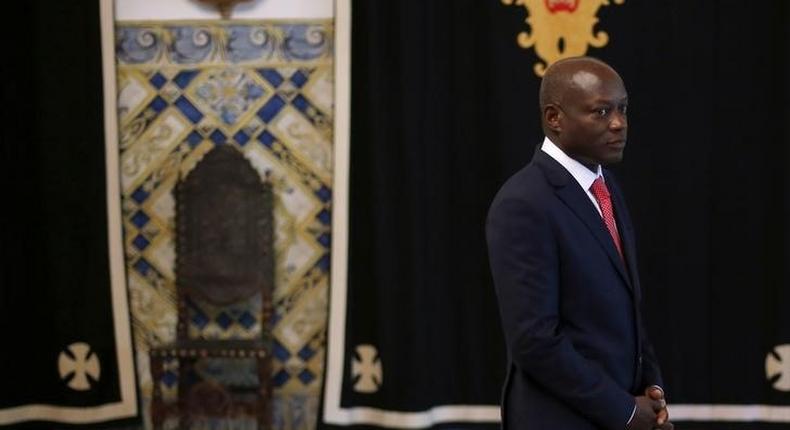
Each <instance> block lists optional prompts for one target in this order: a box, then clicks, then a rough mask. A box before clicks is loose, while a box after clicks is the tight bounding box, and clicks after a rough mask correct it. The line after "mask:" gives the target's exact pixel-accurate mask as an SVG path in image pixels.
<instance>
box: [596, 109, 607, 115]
mask: <svg viewBox="0 0 790 430" xmlns="http://www.w3.org/2000/svg"><path fill="white" fill-rule="evenodd" d="M595 113H596V114H597V115H598V116H606V115H609V108H599V109H598V110H597V111H595Z"/></svg>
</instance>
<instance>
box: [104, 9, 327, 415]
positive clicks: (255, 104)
mask: <svg viewBox="0 0 790 430" xmlns="http://www.w3.org/2000/svg"><path fill="white" fill-rule="evenodd" d="M116 31H117V37H118V38H119V40H122V41H123V43H120V44H118V45H117V51H116V55H117V57H116V60H117V63H118V69H117V70H118V83H119V84H118V85H119V88H118V108H119V111H118V116H119V126H120V136H121V140H120V144H119V156H120V160H121V187H122V190H121V191H122V201H121V202H120V205H121V208H122V216H123V220H124V229H125V231H124V234H125V237H126V238H127V239H126V242H125V243H126V250H125V252H126V264H127V276H128V277H129V282H128V285H129V288H130V296H131V297H133V298H134V299H133V300H132V301H131V314H132V318H133V322H134V324H133V327H134V332H133V334H134V340H135V344H136V345H135V346H136V349H137V354H138V355H137V357H138V363H137V364H138V367H139V368H138V382H139V386H140V394H141V397H142V404H143V406H144V407H145V408H147V405H148V404H149V402H150V397H151V381H150V373H149V371H148V367H147V366H148V364H147V351H148V348H149V347H150V346H151V345H154V344H157V345H159V344H164V343H169V342H171V341H173V340H174V339H173V337H174V333H175V321H176V318H175V313H176V309H175V292H176V288H175V283H176V279H175V270H174V262H175V246H174V242H173V240H174V237H175V233H174V229H175V227H176V225H175V223H176V219H175V216H174V199H173V196H172V193H173V187H174V186H175V184H176V182H177V180H178V178H179V177H183V176H184V175H186V174H188V173H189V172H190V171H191V170H192V169H193V168H194V167H195V165H196V164H197V163H198V162H199V161H200V160H201V159H202V158H203V156H204V155H205V154H206V153H207V152H208V151H209V150H211V148H213V147H214V146H215V145H220V144H222V145H236V147H237V148H239V149H240V150H241V151H242V152H243V153H244V156H245V157H246V158H247V159H248V160H249V162H250V164H251V165H252V166H253V168H255V170H256V171H257V172H258V174H259V175H260V177H261V178H264V177H268V178H269V180H270V181H271V183H272V185H273V190H274V201H275V202H274V203H275V204H274V221H275V265H276V269H275V274H276V275H275V276H276V279H275V291H274V303H273V305H274V309H273V316H272V319H271V324H272V326H273V332H272V335H273V351H272V352H273V369H272V375H271V377H272V381H273V383H274V387H275V390H274V410H273V413H274V417H273V418H274V421H273V422H274V423H275V428H277V429H278V430H286V429H291V428H294V429H295V428H306V427H305V426H306V425H307V423H315V422H316V420H317V407H318V396H319V394H320V389H321V386H320V384H321V380H322V374H323V362H324V353H325V329H326V325H325V324H326V314H327V294H328V285H329V261H330V258H329V247H330V245H331V231H330V227H331V211H330V209H331V203H332V202H331V198H332V190H331V185H332V156H331V150H332V149H331V148H332V142H331V140H332V130H331V124H332V115H333V108H332V105H333V99H332V97H333V91H334V88H333V84H332V82H333V78H332V72H333V65H332V50H331V40H332V37H331V35H332V34H333V29H332V24H331V22H329V21H325V20H317V21H315V22H305V21H299V22H298V25H296V26H294V25H293V24H292V23H288V22H279V21H277V22H275V21H272V22H268V21H262V22H256V23H254V24H253V23H246V24H245V23H234V24H232V25H231V24H229V23H224V22H214V21H205V22H194V23H178V24H177V25H175V24H174V25H169V24H167V23H164V24H162V23H119V24H118V25H117V27H116ZM295 31H303V32H304V33H305V34H303V35H296V36H298V37H299V38H300V40H315V44H313V45H305V44H296V45H294V44H289V43H288V42H287V40H285V39H278V38H272V39H271V40H268V39H267V40H266V41H265V43H263V44H260V43H257V42H256V40H258V39H257V36H256V35H257V34H268V35H274V34H291V33H292V32H295ZM197 34H211V35H215V36H216V37H214V36H212V37H211V38H209V39H208V40H200V38H195V37H193V36H194V35H197ZM307 35H309V36H307ZM315 35H321V37H313V36H315ZM242 42H243V43H242ZM297 45H298V46H297ZM294 50H301V51H294ZM187 305H188V311H189V318H188V320H189V324H188V328H187V331H188V334H189V336H190V337H200V338H222V339H230V338H250V337H254V336H259V335H260V333H261V327H262V324H261V321H260V319H261V315H260V314H259V313H258V309H259V307H257V308H256V307H255V306H254V304H253V305H252V306H251V307H248V308H245V307H243V306H237V307H231V308H230V309H227V310H226V311H220V310H217V309H213V308H212V307H211V306H209V305H207V304H205V303H200V302H199V301H195V302H194V303H188V304H187ZM215 366H217V367H216V368H217V369H219V370H220V371H221V370H222V369H223V366H224V364H223V363H222V362H219V363H216V364H215ZM176 372H177V368H176V369H169V370H166V371H165V374H164V375H163V382H164V385H167V386H172V385H174V384H176ZM171 388H172V387H171ZM143 413H144V414H146V415H147V411H145V410H144V411H143Z"/></svg>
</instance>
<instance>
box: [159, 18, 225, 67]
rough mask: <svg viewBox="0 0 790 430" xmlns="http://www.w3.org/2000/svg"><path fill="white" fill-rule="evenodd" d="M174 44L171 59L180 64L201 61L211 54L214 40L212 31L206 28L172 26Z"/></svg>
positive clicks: (171, 35) (171, 33)
mask: <svg viewBox="0 0 790 430" xmlns="http://www.w3.org/2000/svg"><path fill="white" fill-rule="evenodd" d="M170 37H171V39H172V41H173V42H172V45H171V50H170V51H169V52H170V55H171V60H173V62H175V63H179V64H195V63H199V62H201V61H203V60H205V59H206V58H208V56H209V54H211V51H212V49H213V48H214V40H213V37H212V35H211V32H210V31H208V30H207V29H205V28H200V27H192V26H175V27H171V28H170Z"/></svg>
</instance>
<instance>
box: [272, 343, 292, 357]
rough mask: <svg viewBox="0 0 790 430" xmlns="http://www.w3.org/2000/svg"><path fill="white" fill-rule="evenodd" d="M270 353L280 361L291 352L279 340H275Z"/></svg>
mask: <svg viewBox="0 0 790 430" xmlns="http://www.w3.org/2000/svg"><path fill="white" fill-rule="evenodd" d="M272 355H274V357H275V358H277V359H278V360H280V361H285V360H288V359H289V358H291V353H290V352H289V351H288V350H287V349H286V348H285V347H284V346H282V344H280V342H277V340H275V341H274V342H273V343H272Z"/></svg>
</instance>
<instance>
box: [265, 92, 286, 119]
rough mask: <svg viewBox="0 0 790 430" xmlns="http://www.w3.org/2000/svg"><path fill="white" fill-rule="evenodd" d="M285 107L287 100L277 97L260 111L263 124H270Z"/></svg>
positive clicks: (270, 100) (271, 99)
mask: <svg viewBox="0 0 790 430" xmlns="http://www.w3.org/2000/svg"><path fill="white" fill-rule="evenodd" d="M283 106H285V100H283V99H282V98H280V96H279V95H275V96H273V97H272V98H270V99H269V101H268V102H266V104H265V105H263V107H262V108H261V110H259V111H258V117H260V119H262V120H263V122H269V121H271V120H272V118H274V117H275V116H276V115H277V114H278V113H279V112H280V110H281V109H282V108H283Z"/></svg>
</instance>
